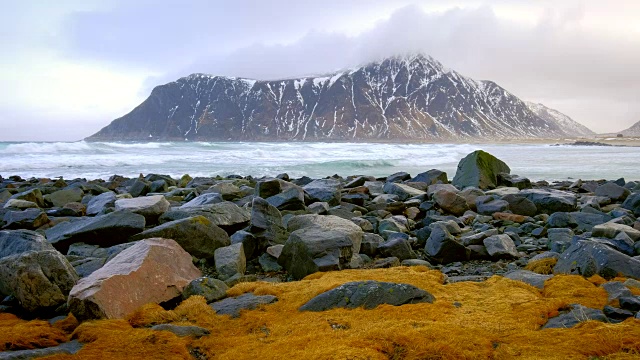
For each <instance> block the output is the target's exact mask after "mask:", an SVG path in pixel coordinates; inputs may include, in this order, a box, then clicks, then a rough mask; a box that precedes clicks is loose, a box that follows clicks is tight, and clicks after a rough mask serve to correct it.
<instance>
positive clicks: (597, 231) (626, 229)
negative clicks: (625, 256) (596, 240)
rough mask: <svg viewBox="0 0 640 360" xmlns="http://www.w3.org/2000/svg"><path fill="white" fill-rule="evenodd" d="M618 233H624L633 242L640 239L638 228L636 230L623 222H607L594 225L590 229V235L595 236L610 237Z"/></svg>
mask: <svg viewBox="0 0 640 360" xmlns="http://www.w3.org/2000/svg"><path fill="white" fill-rule="evenodd" d="M619 233H625V234H626V235H627V236H628V237H629V238H630V239H631V240H633V241H634V242H636V241H639V240H640V230H636V229H634V228H632V227H631V226H627V225H624V224H617V223H614V222H607V223H604V224H600V225H596V226H594V227H593V229H592V235H593V236H595V237H605V238H609V239H612V238H614V237H616V235H618V234H619Z"/></svg>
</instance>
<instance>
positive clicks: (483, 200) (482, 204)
mask: <svg viewBox="0 0 640 360" xmlns="http://www.w3.org/2000/svg"><path fill="white" fill-rule="evenodd" d="M507 210H509V203H508V202H506V201H504V200H502V199H500V198H497V197H495V196H492V195H485V196H479V197H477V198H476V212H477V213H478V214H481V215H493V214H494V213H499V212H505V211H507Z"/></svg>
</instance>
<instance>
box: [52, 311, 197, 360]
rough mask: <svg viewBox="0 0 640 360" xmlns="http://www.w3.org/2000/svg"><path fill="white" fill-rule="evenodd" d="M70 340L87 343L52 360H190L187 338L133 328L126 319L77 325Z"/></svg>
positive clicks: (165, 332)
mask: <svg viewBox="0 0 640 360" xmlns="http://www.w3.org/2000/svg"><path fill="white" fill-rule="evenodd" d="M72 338H74V339H78V340H79V341H80V342H83V343H86V344H85V345H84V347H83V348H82V349H81V350H80V351H79V352H78V353H77V354H76V355H74V356H71V355H65V356H60V357H53V358H54V359H58V360H61V359H87V360H93V359H96V360H98V359H190V358H191V356H190V355H189V351H188V350H187V347H188V341H189V339H188V338H187V339H182V338H179V337H177V336H176V335H174V334H172V333H170V332H167V331H154V330H151V329H135V328H133V327H131V325H130V324H129V323H128V322H127V321H126V320H98V321H90V322H85V323H82V324H80V326H78V328H77V329H76V330H75V331H74V333H73V336H72Z"/></svg>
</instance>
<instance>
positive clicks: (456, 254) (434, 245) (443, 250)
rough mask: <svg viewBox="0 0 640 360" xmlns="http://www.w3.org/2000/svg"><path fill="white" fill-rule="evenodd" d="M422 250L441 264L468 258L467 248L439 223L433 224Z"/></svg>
mask: <svg viewBox="0 0 640 360" xmlns="http://www.w3.org/2000/svg"><path fill="white" fill-rule="evenodd" d="M424 252H425V254H427V255H428V256H429V258H430V259H432V260H434V261H435V262H438V263H441V264H448V263H451V262H455V261H465V260H468V259H469V250H468V249H467V248H466V247H465V246H464V245H462V243H461V242H460V241H459V240H457V239H456V238H455V237H453V235H451V233H449V231H448V230H447V228H446V227H445V226H444V225H441V224H436V225H435V226H433V229H432V230H431V235H429V238H428V239H427V243H426V245H425V247H424Z"/></svg>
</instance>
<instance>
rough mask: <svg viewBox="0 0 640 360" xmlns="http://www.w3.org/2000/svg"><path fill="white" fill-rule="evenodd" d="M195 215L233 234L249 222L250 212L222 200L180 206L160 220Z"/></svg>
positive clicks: (171, 219)
mask: <svg viewBox="0 0 640 360" xmlns="http://www.w3.org/2000/svg"><path fill="white" fill-rule="evenodd" d="M196 215H202V216H204V217H206V218H207V219H209V220H210V221H211V222H212V223H213V224H214V225H217V226H219V227H220V228H222V229H223V230H224V231H226V232H227V234H233V233H234V232H236V231H238V230H240V229H243V228H245V227H246V226H247V225H248V224H249V220H251V212H250V211H249V210H247V209H244V208H241V207H239V206H238V205H236V204H234V203H232V202H229V201H224V202H221V203H215V204H209V205H202V206H191V207H187V208H182V207H181V208H179V209H176V210H169V211H167V212H166V213H165V214H164V215H162V216H161V217H160V222H161V223H162V222H167V221H173V220H178V219H184V218H187V217H191V216H196Z"/></svg>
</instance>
